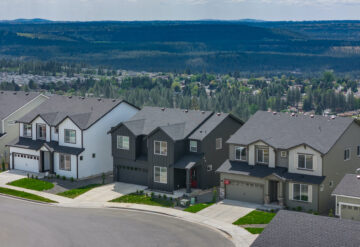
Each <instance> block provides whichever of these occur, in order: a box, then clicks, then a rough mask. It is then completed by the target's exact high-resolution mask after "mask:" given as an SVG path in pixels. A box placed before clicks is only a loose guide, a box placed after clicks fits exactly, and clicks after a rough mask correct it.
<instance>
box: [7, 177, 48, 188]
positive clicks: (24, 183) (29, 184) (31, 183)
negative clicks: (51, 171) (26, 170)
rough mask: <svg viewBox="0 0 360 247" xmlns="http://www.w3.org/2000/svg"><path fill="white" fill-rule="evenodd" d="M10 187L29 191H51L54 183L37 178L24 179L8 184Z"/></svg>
mask: <svg viewBox="0 0 360 247" xmlns="http://www.w3.org/2000/svg"><path fill="white" fill-rule="evenodd" d="M8 185H12V186H16V187H20V188H24V189H29V190H36V191H44V190H49V189H52V188H53V187H54V184H53V183H50V182H47V181H43V180H39V179H35V178H22V179H19V180H15V181H12V182H10V183H8Z"/></svg>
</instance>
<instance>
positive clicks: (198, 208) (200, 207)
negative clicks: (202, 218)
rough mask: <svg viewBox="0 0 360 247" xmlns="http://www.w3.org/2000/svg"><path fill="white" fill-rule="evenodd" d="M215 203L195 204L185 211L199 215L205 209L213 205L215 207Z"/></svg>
mask: <svg viewBox="0 0 360 247" xmlns="http://www.w3.org/2000/svg"><path fill="white" fill-rule="evenodd" d="M213 204H214V203H212V202H208V203H198V204H194V205H192V206H190V207H188V208H186V209H184V211H186V212H190V213H197V212H199V211H201V210H203V209H204V208H207V207H209V206H211V205H213Z"/></svg>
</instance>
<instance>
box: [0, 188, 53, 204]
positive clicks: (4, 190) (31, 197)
mask: <svg viewBox="0 0 360 247" xmlns="http://www.w3.org/2000/svg"><path fill="white" fill-rule="evenodd" d="M0 194H6V195H11V196H17V197H21V198H25V199H29V200H33V201H39V202H47V203H56V202H55V201H53V200H50V199H47V198H45V197H42V196H38V195H34V194H30V193H27V192H24V191H18V190H12V189H8V188H4V187H0Z"/></svg>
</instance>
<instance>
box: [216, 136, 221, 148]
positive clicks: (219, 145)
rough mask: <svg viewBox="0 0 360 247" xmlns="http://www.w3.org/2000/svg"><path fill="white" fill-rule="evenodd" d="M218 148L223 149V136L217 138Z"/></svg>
mask: <svg viewBox="0 0 360 247" xmlns="http://www.w3.org/2000/svg"><path fill="white" fill-rule="evenodd" d="M216 149H222V138H216Z"/></svg>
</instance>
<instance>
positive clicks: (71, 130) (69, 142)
mask: <svg viewBox="0 0 360 247" xmlns="http://www.w3.org/2000/svg"><path fill="white" fill-rule="evenodd" d="M67 131H70V133H71V132H74V133H75V139H74V140H75V141H74V142H71V135H70V136H69V138H70V139H69V141H66V132H67ZM64 143H68V144H76V130H73V129H64Z"/></svg>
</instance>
